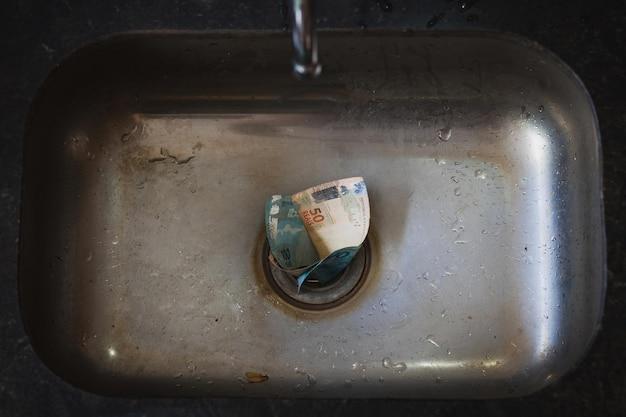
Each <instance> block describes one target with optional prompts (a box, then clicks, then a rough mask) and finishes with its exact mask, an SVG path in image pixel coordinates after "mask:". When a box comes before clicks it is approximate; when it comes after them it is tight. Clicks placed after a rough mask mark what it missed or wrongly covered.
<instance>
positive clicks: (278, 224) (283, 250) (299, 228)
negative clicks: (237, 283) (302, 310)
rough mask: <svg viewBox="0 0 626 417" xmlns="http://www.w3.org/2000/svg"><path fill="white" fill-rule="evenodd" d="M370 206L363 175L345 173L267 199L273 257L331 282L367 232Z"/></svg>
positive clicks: (298, 272)
mask: <svg viewBox="0 0 626 417" xmlns="http://www.w3.org/2000/svg"><path fill="white" fill-rule="evenodd" d="M369 221H370V206H369V199H368V196H367V187H366V186H365V181H364V180H363V178H362V177H352V178H344V179H340V180H335V181H330V182H327V183H324V184H320V185H316V186H314V187H311V188H307V189H306V190H304V191H301V192H299V193H295V194H293V195H289V196H282V195H273V196H272V197H270V198H269V199H268V201H267V203H266V205H265V227H266V233H267V240H268V242H269V246H270V252H271V257H270V260H271V261H272V262H273V263H274V265H276V266H277V267H279V268H281V269H282V270H284V271H286V272H287V273H289V274H290V275H292V276H294V278H295V279H296V281H297V284H298V289H299V288H300V287H301V285H302V284H303V283H304V282H305V281H306V280H316V281H318V282H320V283H322V284H323V283H324V282H328V281H330V280H332V279H333V278H335V277H336V276H337V275H338V274H339V273H340V272H341V271H343V270H344V269H345V268H346V267H347V266H348V265H349V264H350V261H352V259H353V258H354V256H355V255H356V253H357V252H358V251H359V249H360V247H361V244H363V241H364V240H365V237H366V236H367V231H368V229H369Z"/></svg>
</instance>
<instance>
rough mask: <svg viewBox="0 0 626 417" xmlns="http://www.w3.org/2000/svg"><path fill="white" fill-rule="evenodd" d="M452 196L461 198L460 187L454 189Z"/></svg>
mask: <svg viewBox="0 0 626 417" xmlns="http://www.w3.org/2000/svg"><path fill="white" fill-rule="evenodd" d="M454 195H455V196H457V197H460V196H461V188H460V187H456V188H455V189H454Z"/></svg>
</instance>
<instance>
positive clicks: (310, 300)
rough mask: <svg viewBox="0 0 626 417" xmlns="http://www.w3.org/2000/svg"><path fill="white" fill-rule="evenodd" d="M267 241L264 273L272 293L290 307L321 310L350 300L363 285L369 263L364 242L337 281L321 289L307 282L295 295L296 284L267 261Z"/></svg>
mask: <svg viewBox="0 0 626 417" xmlns="http://www.w3.org/2000/svg"><path fill="white" fill-rule="evenodd" d="M269 256H270V248H269V244H268V243H267V240H266V241H265V245H264V246H263V253H262V262H263V272H264V273H265V278H266V279H267V281H268V283H269V285H270V286H271V287H272V289H273V290H274V291H275V292H276V293H277V294H278V295H279V296H280V298H282V299H283V300H284V301H286V302H288V303H289V304H291V305H293V306H295V307H299V308H302V309H307V310H324V309H328V308H332V307H335V306H338V305H340V304H342V303H344V302H345V301H347V300H349V299H350V298H351V297H352V296H353V295H354V294H355V293H356V292H357V291H358V290H359V288H360V287H361V286H362V285H363V282H365V278H366V277H367V273H368V271H369V266H370V263H371V250H370V245H369V241H368V239H365V242H363V245H362V246H361V249H360V250H359V251H358V252H357V254H356V256H355V257H354V259H353V260H352V262H351V263H350V265H348V267H347V268H346V269H344V270H343V272H342V273H340V274H339V275H338V276H337V277H336V278H334V279H333V280H331V281H330V282H328V283H325V284H324V285H321V284H320V283H318V282H315V281H312V282H309V281H306V282H305V283H304V284H302V288H301V289H300V291H299V292H298V286H297V284H296V280H295V279H294V277H292V276H291V275H289V274H287V273H286V272H284V271H282V270H280V269H279V268H277V267H276V266H275V265H274V264H273V263H272V262H270V261H269Z"/></svg>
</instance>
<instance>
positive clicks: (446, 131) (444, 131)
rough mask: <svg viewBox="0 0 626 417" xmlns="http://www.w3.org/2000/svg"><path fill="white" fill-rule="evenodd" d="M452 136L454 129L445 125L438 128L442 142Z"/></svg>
mask: <svg viewBox="0 0 626 417" xmlns="http://www.w3.org/2000/svg"><path fill="white" fill-rule="evenodd" d="M451 136H452V129H451V128H449V127H444V128H441V129H439V130H437V137H438V138H439V140H440V141H442V142H447V141H449V140H450V137H451Z"/></svg>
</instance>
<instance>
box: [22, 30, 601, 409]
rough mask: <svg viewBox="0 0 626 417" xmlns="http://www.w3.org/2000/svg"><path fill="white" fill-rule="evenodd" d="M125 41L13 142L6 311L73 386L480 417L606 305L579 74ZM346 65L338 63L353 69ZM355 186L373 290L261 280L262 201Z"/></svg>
mask: <svg viewBox="0 0 626 417" xmlns="http://www.w3.org/2000/svg"><path fill="white" fill-rule="evenodd" d="M320 42H324V43H325V44H327V45H333V47H332V48H329V47H327V48H324V52H325V55H324V57H323V59H324V63H325V72H324V76H323V77H322V78H321V79H319V80H315V81H311V82H308V83H302V82H297V81H296V80H294V79H292V78H291V75H290V71H289V56H290V52H291V50H290V43H289V39H288V37H286V36H284V35H282V36H271V35H269V36H268V35H265V36H257V35H253V34H248V35H232V34H231V35H227V36H226V35H221V36H220V35H215V36H209V35H204V36H201V35H192V34H189V35H174V34H167V35H157V34H146V35H132V36H125V37H118V38H113V39H111V40H109V41H106V42H103V43H100V44H96V45H92V46H91V47H88V48H85V49H83V50H80V51H79V52H77V53H75V54H74V55H72V56H71V57H70V58H69V59H68V60H67V61H66V62H65V63H63V64H62V65H61V66H60V67H59V69H58V70H56V71H55V72H53V73H52V75H51V76H50V78H49V79H48V81H47V83H46V84H45V85H44V87H43V88H42V90H41V92H40V94H39V97H38V99H37V100H36V102H35V104H34V106H33V109H32V112H31V116H30V121H29V125H28V129H27V135H26V139H25V149H24V155H25V166H24V194H23V201H24V203H23V213H22V223H21V239H20V254H21V255H20V256H21V257H20V279H19V284H20V297H21V305H22V310H23V317H24V321H25V323H26V325H27V328H28V331H29V334H30V337H31V342H32V343H33V346H34V347H35V349H36V351H37V352H38V354H39V355H40V356H41V357H42V359H43V360H44V361H45V362H46V363H47V365H48V366H49V367H50V368H51V369H52V370H53V371H55V372H56V373H58V374H60V375H61V376H62V377H64V378H65V379H67V380H68V381H70V382H72V383H74V384H77V385H79V386H81V387H83V388H87V389H90V390H95V391H97V392H103V393H111V394H120V395H140V394H150V395H168V396H177V395H207V394H208V395H239V396H241V395H244V396H247V395H255V396H256V395H262V396H282V397H292V396H303V397H314V396H319V397H350V396H353V397H464V398H468V397H493V396H508V395H521V394H524V393H527V392H530V391H533V390H536V389H538V388H541V387H542V386H544V385H546V384H548V383H550V382H552V381H554V380H556V379H557V378H558V377H559V376H560V375H562V374H563V373H564V372H566V371H567V370H569V369H570V368H572V367H573V366H574V365H575V364H576V362H577V361H578V360H579V359H581V357H582V355H583V354H584V353H585V351H586V349H587V347H588V345H589V343H590V342H591V339H592V336H593V335H594V334H595V332H596V330H597V327H598V323H599V320H600V317H601V312H602V302H603V295H604V283H605V276H604V267H605V254H604V235H603V219H602V201H601V186H600V185H601V171H600V160H599V150H600V148H599V135H598V128H597V122H596V119H595V114H594V111H593V106H592V104H591V102H590V100H589V97H588V95H587V93H586V91H585V89H584V87H583V86H582V84H581V83H580V82H579V80H578V79H577V78H576V77H575V76H574V75H573V73H572V72H571V71H570V70H569V69H568V68H566V67H565V66H564V65H563V64H562V63H561V62H560V61H559V60H558V59H557V58H555V57H554V56H553V55H551V54H550V53H548V52H546V51H545V50H543V49H541V48H539V47H538V46H537V45H535V44H533V43H530V42H525V41H523V40H520V39H518V38H514V37H506V36H501V35H494V34H481V33H472V34H467V33H450V34H445V35H443V34H437V35H434V34H422V35H411V36H408V35H393V34H371V35H368V36H364V35H352V34H344V33H322V34H320ZM346 57H349V59H346ZM353 175H362V176H363V177H365V180H366V181H367V184H368V190H369V193H370V202H371V208H372V221H371V226H370V230H371V236H370V237H372V236H373V237H375V244H373V245H372V248H371V250H372V264H371V266H370V270H369V273H368V279H367V282H366V285H364V287H363V288H362V289H361V290H360V291H358V293H357V294H355V295H354V296H353V297H352V298H351V299H350V300H349V302H347V303H345V304H343V305H342V306H340V307H339V308H337V309H334V310H332V311H323V312H314V313H313V312H302V311H300V310H298V309H295V308H293V307H291V306H290V305H289V304H287V303H285V302H283V301H282V299H281V298H280V297H279V296H278V295H276V294H274V293H273V292H272V290H271V288H268V287H267V286H266V285H264V284H263V282H266V281H265V278H264V276H263V270H262V267H261V265H262V262H261V259H260V256H259V253H260V252H261V251H259V248H260V247H262V239H263V237H262V230H263V216H262V213H263V202H264V200H265V198H266V197H267V196H268V195H271V194H273V193H275V192H277V190H278V191H280V192H284V193H289V192H294V191H297V190H299V189H303V188H305V187H307V186H309V185H311V184H316V183H321V182H323V181H326V180H329V179H333V178H341V177H347V176H353Z"/></svg>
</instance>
